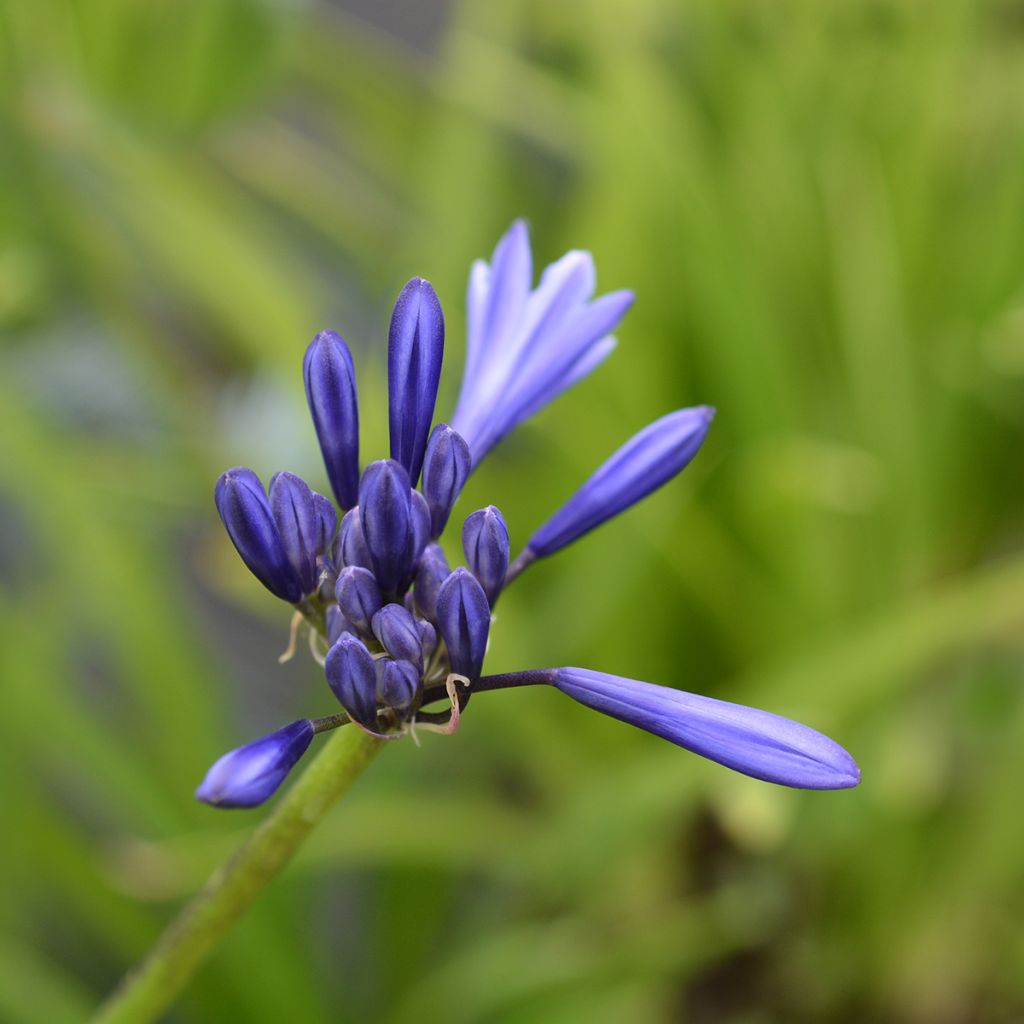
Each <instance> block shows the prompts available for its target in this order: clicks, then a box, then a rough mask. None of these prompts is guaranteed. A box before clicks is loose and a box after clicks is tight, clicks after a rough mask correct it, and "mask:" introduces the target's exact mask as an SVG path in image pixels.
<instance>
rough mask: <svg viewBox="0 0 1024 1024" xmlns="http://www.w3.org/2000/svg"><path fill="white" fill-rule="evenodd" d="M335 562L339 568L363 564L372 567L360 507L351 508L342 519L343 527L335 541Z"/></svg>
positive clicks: (365, 567)
mask: <svg viewBox="0 0 1024 1024" xmlns="http://www.w3.org/2000/svg"><path fill="white" fill-rule="evenodd" d="M334 562H335V564H336V565H337V567H338V568H339V569H341V568H343V567H344V566H346V565H361V566H362V567H363V568H364V569H372V568H373V562H372V561H371V559H370V549H369V548H368V547H367V546H366V538H365V537H364V536H363V527H362V523H361V521H360V517H359V507H358V506H356V507H355V508H350V509H349V510H348V511H347V512H346V513H345V515H344V516H342V519H341V529H339V530H338V536H337V537H336V538H335V541H334Z"/></svg>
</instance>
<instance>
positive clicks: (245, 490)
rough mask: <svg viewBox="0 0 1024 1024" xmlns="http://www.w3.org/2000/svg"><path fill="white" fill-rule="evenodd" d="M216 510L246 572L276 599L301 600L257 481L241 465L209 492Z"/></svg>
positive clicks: (296, 576) (294, 574)
mask: <svg viewBox="0 0 1024 1024" xmlns="http://www.w3.org/2000/svg"><path fill="white" fill-rule="evenodd" d="M213 498H214V501H215V502H216V504H217V511H218V512H219V513H220V517H221V519H222V520H223V521H224V526H225V527H226V529H227V531H228V536H229V537H230V538H231V543H232V544H234V545H235V549H236V550H237V551H238V553H239V554H240V555H241V556H242V561H243V562H245V564H246V565H247V566H248V568H249V571H250V572H251V573H252V574H253V575H254V576H255V577H256V579H258V580H259V581H260V583H262V584H263V586H265V587H266V588H267V590H269V591H270V592H271V593H272V594H274V595H275V596H276V597H279V598H281V599H282V600H283V601H288V602H289V603H290V604H296V603H297V602H298V601H301V600H302V581H301V580H300V579H299V574H298V573H297V572H296V571H295V567H294V566H293V565H292V564H291V562H290V561H289V560H288V554H287V553H286V551H285V547H284V544H283V542H282V540H281V535H280V533H278V529H277V524H276V523H275V522H274V516H273V513H272V512H271V510H270V502H269V501H268V500H267V496H266V494H265V492H264V490H263V484H262V483H260V478H259V477H258V476H257V475H256V474H255V473H254V472H253V471H252V470H251V469H246V468H245V467H244V466H238V467H236V468H235V469H229V470H228V471H227V472H226V473H224V474H222V476H221V478H220V479H219V480H218V481H217V486H216V487H215V488H214V492H213Z"/></svg>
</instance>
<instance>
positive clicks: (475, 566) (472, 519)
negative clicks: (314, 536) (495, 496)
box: [462, 505, 508, 608]
mask: <svg viewBox="0 0 1024 1024" xmlns="http://www.w3.org/2000/svg"><path fill="white" fill-rule="evenodd" d="M462 550H463V551H464V552H465V553H466V564H467V565H468V566H469V570H470V572H472V574H473V575H474V576H475V577H476V578H477V579H478V580H479V581H480V586H482V587H483V588H484V593H485V594H486V595H487V601H488V603H489V604H490V606H491V608H493V607H494V604H495V602H496V601H497V600H498V595H499V594H500V593H501V588H502V587H503V586H504V585H505V573H507V572H508V527H507V526H506V525H505V519H504V517H503V516H502V514H501V512H500V511H499V510H498V509H497V508H495V507H494V506H493V505H488V506H487V507H486V508H482V509H478V510H477V511H476V512H472V513H470V515H468V516H467V517H466V521H465V523H463V524H462Z"/></svg>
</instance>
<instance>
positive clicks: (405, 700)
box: [377, 658, 420, 712]
mask: <svg viewBox="0 0 1024 1024" xmlns="http://www.w3.org/2000/svg"><path fill="white" fill-rule="evenodd" d="M419 688H420V672H419V669H418V668H417V667H416V666H415V665H413V664H412V663H410V662H408V661H392V660H391V659H390V658H383V659H381V660H380V661H378V662H377V699H378V700H379V701H380V702H381V703H382V704H385V705H387V707H389V708H394V709H395V710H396V711H398V712H406V711H408V710H409V709H410V708H411V707H412V704H413V701H414V700H415V699H416V694H417V692H418V691H419Z"/></svg>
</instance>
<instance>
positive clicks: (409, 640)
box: [371, 604, 423, 665]
mask: <svg viewBox="0 0 1024 1024" xmlns="http://www.w3.org/2000/svg"><path fill="white" fill-rule="evenodd" d="M371 626H372V628H373V635H374V636H375V637H376V638H377V639H378V640H379V641H380V645H381V647H383V648H384V650H385V651H387V652H388V654H390V655H391V657H392V658H402V659H404V660H405V661H412V662H415V663H416V664H418V665H422V664H423V645H422V643H421V642H420V634H419V630H418V629H417V628H416V620H415V619H414V618H413V617H412V614H411V613H410V612H409V611H408V609H406V608H404V607H403V606H402V605H400V604H386V605H384V607H383V608H381V610H380V611H379V612H377V614H376V615H374V617H373V621H372V622H371Z"/></svg>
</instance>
